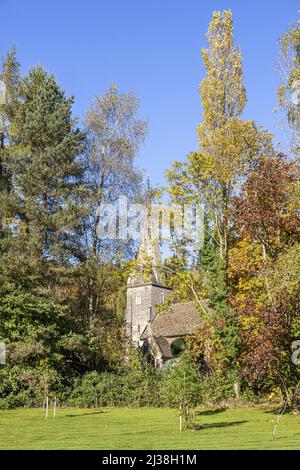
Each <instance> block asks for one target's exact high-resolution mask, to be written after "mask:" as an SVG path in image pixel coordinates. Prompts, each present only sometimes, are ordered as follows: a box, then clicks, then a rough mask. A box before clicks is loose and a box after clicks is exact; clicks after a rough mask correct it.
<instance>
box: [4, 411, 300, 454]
mask: <svg viewBox="0 0 300 470" xmlns="http://www.w3.org/2000/svg"><path fill="white" fill-rule="evenodd" d="M178 421H179V419H178V411H176V410H170V409H150V408H145V409H103V410H102V409H99V410H90V409H58V410H57V417H56V418H55V419H54V418H52V417H51V416H50V417H49V418H48V420H45V418H44V417H43V412H42V410H39V409H34V410H32V409H30V410H27V409H25V410H13V411H0V449H2V450H3V449H107V450H110V449H112V450H113V449H144V450H149V449H172V450H173V449H174V450H175V449H300V417H298V416H290V415H285V416H283V417H282V419H281V422H280V425H279V428H278V431H277V434H276V439H275V440H272V430H273V427H274V424H275V421H276V415H275V414H274V411H272V410H257V409H232V410H202V411H201V410H200V411H198V413H197V430H196V431H194V432H193V431H185V432H182V433H180V432H179V430H178V424H179V423H178Z"/></svg>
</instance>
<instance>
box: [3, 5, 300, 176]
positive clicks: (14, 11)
mask: <svg viewBox="0 0 300 470" xmlns="http://www.w3.org/2000/svg"><path fill="white" fill-rule="evenodd" d="M227 8H231V9H232V10H233V15H234V21H235V41H236V43H237V44H240V45H241V47H242V52H243V55H244V71H245V83H246V87H247V91H248V99H249V103H248V106H247V109H246V111H245V118H246V119H250V118H251V119H255V120H256V121H257V122H258V123H261V124H263V125H264V126H266V127H267V128H269V129H270V130H271V131H272V132H274V133H276V134H277V136H278V137H279V136H280V132H278V129H277V128H278V117H277V116H276V115H274V114H273V108H274V107H275V104H276V94H275V92H276V88H277V86H278V83H279V78H278V75H277V74H276V70H275V69H276V57H277V53H278V46H277V41H278V38H279V37H280V35H281V34H282V33H283V32H284V31H285V30H286V29H287V28H288V25H289V23H290V22H291V21H292V20H293V19H296V18H297V16H298V15H297V11H298V10H299V0H284V1H283V0H272V1H271V0H252V1H250V0H249V1H243V0H227V1H225V0H220V1H217V0H185V1H184V0H126V1H125V0H113V1H112V0H106V1H104V0H85V1H79V0H60V1H58V0H51V1H50V0H49V1H41V0H0V9H1V11H0V17H1V27H0V55H3V54H4V53H5V51H6V50H7V49H9V48H10V46H11V45H12V43H13V42H15V43H16V45H17V51H18V57H19V60H20V62H21V64H22V67H23V70H24V72H26V71H27V70H28V68H29V67H30V66H34V65H36V64H37V63H41V64H43V65H44V66H45V67H46V68H47V69H48V70H49V71H51V72H53V73H55V75H56V76H57V79H58V81H59V83H60V84H61V85H62V87H63V88H64V89H65V90H66V92H67V94H73V95H74V96H75V100H76V101H75V107H74V112H75V113H76V114H77V115H80V116H82V114H83V113H84V111H85V109H86V107H87V106H88V104H89V103H90V101H91V99H92V97H93V96H94V95H95V94H98V93H103V92H104V91H105V90H106V89H107V88H108V87H109V86H110V84H111V83H116V84H117V85H118V87H119V89H120V90H121V91H128V90H130V89H132V88H134V89H135V90H136V92H137V94H138V95H139V97H140V100H141V115H142V116H148V117H149V121H150V132H149V136H148V138H147V141H146V144H145V146H144V147H143V148H142V149H141V152H140V156H139V158H138V164H139V166H141V167H142V168H144V169H145V172H146V173H147V172H148V173H149V174H150V176H151V179H152V181H153V182H162V181H163V170H164V169H165V168H167V167H170V166H171V164H172V162H173V161H174V160H177V159H179V160H180V159H184V158H185V156H186V154H187V153H189V152H190V151H191V150H194V149H195V148H196V146H197V139H196V135H195V128H196V126H197V124H198V123H199V122H200V120H201V107H200V99H199V94H198V85H199V82H200V81H201V80H202V78H203V76H204V69H203V66H202V62H201V57H200V50H201V47H203V46H206V40H205V32H206V30H207V26H208V23H209V21H210V18H211V14H212V12H213V11H214V10H223V9H227ZM281 137H282V136H281Z"/></svg>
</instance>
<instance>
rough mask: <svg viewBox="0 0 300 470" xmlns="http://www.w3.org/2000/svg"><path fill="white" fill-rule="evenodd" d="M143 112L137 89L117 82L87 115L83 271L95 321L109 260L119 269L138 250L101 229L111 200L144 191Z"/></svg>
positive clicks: (88, 308) (130, 199)
mask: <svg viewBox="0 0 300 470" xmlns="http://www.w3.org/2000/svg"><path fill="white" fill-rule="evenodd" d="M137 111H138V98H137V96H136V94H135V93H134V92H130V93H118V90H117V88H116V87H115V86H112V87H111V88H110V89H109V90H108V92H107V93H105V94H104V95H103V96H96V97H95V99H94V101H93V103H92V105H91V106H90V108H89V109H88V111H87V114H86V117H85V125H86V132H87V136H88V146H87V151H86V153H85V167H86V174H85V184H86V192H85V196H84V200H83V203H84V206H85V207H86V208H87V211H86V215H85V217H84V219H83V236H82V240H81V241H82V247H83V251H84V258H85V261H84V264H83V266H82V267H81V270H82V274H83V275H84V280H85V286H86V288H85V290H84V292H83V294H84V297H85V302H86V305H85V311H87V312H89V323H90V325H91V326H93V324H94V322H95V320H96V319H97V318H98V320H99V318H101V315H102V314H103V310H105V307H104V303H103V301H102V299H101V285H102V286H103V285H105V284H106V281H105V278H106V277H107V269H109V264H111V266H112V267H111V269H112V271H113V272H115V268H114V267H113V264H114V263H116V264H117V265H119V266H120V264H121V263H122V262H124V261H126V260H128V256H130V255H132V250H131V248H132V243H131V242H130V241H129V240H126V239H125V240H124V239H121V240H117V239H115V240H105V239H103V238H101V236H99V233H98V231H97V228H98V225H99V222H100V219H101V217H102V216H103V213H104V212H105V208H106V207H107V206H108V205H110V204H111V205H115V206H116V207H117V203H118V198H119V197H121V196H126V197H127V198H128V203H130V202H133V201H137V198H138V197H139V195H140V194H141V190H142V174H141V172H140V171H139V170H138V169H137V168H136V167H135V162H134V159H135V157H136V155H137V153H138V151H139V148H140V145H141V144H142V143H143V141H144V138H145V135H146V131H147V125H146V122H145V121H142V120H139V119H138V118H137ZM99 209H100V210H99ZM116 223H117V220H116ZM102 265H104V266H106V268H105V269H103V266H102ZM103 276H104V277H103ZM117 285H118V284H117ZM117 285H116V289H118V288H119V287H117ZM108 295H109V294H108Z"/></svg>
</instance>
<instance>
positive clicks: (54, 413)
mask: <svg viewBox="0 0 300 470" xmlns="http://www.w3.org/2000/svg"><path fill="white" fill-rule="evenodd" d="M55 417H56V397H54V400H53V418H55Z"/></svg>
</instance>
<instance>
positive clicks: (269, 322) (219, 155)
mask: <svg viewBox="0 0 300 470" xmlns="http://www.w3.org/2000/svg"><path fill="white" fill-rule="evenodd" d="M207 40H208V43H209V49H207V50H206V49H204V50H203V51H202V57H203V62H204V65H205V68H206V72H207V73H206V77H205V78H204V80H203V81H202V83H201V85H200V94H201V99H202V108H203V118H202V123H201V124H200V125H199V127H198V129H197V134H198V139H199V150H198V151H196V152H193V153H191V154H190V155H189V156H188V158H187V160H186V161H185V162H176V163H175V164H174V166H173V169H172V170H170V171H168V172H167V176H168V181H169V191H170V194H171V196H172V198H173V200H174V201H176V202H177V203H184V202H189V203H190V202H191V201H192V202H194V203H195V204H197V203H198V204H201V203H202V204H203V205H204V207H205V210H206V238H205V244H204V247H203V249H202V250H201V251H200V253H197V254H196V256H195V259H194V264H192V265H193V272H194V274H195V276H196V277H195V286H198V297H199V298H201V297H202V298H203V297H205V296H207V297H208V299H209V302H208V309H207V311H206V312H205V311H203V310H204V309H203V305H202V308H200V309H199V311H200V314H201V315H202V316H203V320H204V321H205V322H206V334H205V335H204V336H203V333H200V335H199V338H198V343H199V344H198V346H197V347H198V353H202V354H206V355H207V357H208V361H209V363H210V365H211V367H212V370H213V371H214V373H215V374H216V375H217V376H221V377H225V376H226V375H229V376H232V377H233V376H235V377H236V379H235V380H236V387H237V389H238V388H241V390H242V391H243V390H244V391H246V390H248V391H249V390H250V391H251V393H252V394H255V395H257V396H259V395H261V396H263V395H265V396H268V395H270V394H272V395H273V396H274V395H278V396H279V397H280V396H282V397H283V399H284V400H286V401H288V404H289V405H290V406H297V407H298V406H299V401H300V382H299V378H300V375H299V372H300V371H299V365H298V363H299V361H298V360H297V358H298V356H299V354H298V353H297V351H296V349H297V343H296V341H297V340H299V337H300V336H299V335H300V329H299V326H300V320H299V318H300V316H299V313H300V289H299V283H300V271H299V266H300V245H299V241H300V232H299V229H300V219H299V201H300V197H299V196H300V193H299V189H300V188H299V176H300V172H299V155H300V145H299V143H300V140H299V136H300V99H299V79H300V24H299V22H297V23H295V24H294V25H292V27H291V29H290V30H289V31H288V32H287V33H286V34H285V35H284V36H283V37H282V39H281V55H280V61H281V69H282V70H284V74H283V83H282V85H281V86H280V88H279V92H278V94H279V108H281V111H282V114H283V115H284V114H285V115H286V125H287V126H288V127H289V129H290V131H291V135H292V138H291V145H290V149H289V155H284V154H283V153H280V152H278V150H277V149H276V148H275V146H274V144H273V138H272V137H273V136H271V135H270V133H269V132H268V131H266V130H265V129H263V128H262V127H261V126H258V125H257V124H256V123H255V122H253V121H244V120H243V119H242V117H241V115H242V112H243V110H244V107H245V104H246V102H247V96H246V90H245V87H244V84H243V67H242V54H241V51H240V49H239V48H238V47H235V45H234V41H233V22H232V14H231V12H230V11H225V12H223V13H220V12H216V13H214V14H213V18H212V21H211V23H210V26H209V29H208V33H207ZM297 80H298V81H297ZM181 252H182V264H183V263H184V261H185V259H184V256H185V250H184V246H183V247H182V251H181ZM188 284H191V280H189V282H188V283H187V285H188ZM209 310H210V311H209ZM211 312H212V313H211ZM195 345H197V341H196V340H195ZM298 345H299V343H298ZM293 348H294V353H295V354H294V355H293V358H292V353H293ZM298 349H299V346H298Z"/></svg>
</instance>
